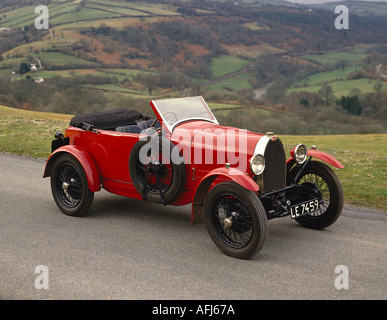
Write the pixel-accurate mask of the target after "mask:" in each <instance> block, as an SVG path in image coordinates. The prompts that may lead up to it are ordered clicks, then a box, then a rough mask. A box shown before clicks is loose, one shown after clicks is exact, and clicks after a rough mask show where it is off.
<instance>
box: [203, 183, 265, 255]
mask: <svg viewBox="0 0 387 320" xmlns="http://www.w3.org/2000/svg"><path fill="white" fill-rule="evenodd" d="M204 218H205V221H206V226H207V231H208V233H209V235H210V237H211V239H212V240H213V241H214V243H215V244H216V246H217V247H218V248H219V249H220V250H221V251H222V252H223V253H225V254H227V255H229V256H232V257H234V258H239V259H248V258H250V257H252V256H253V255H255V254H256V253H257V252H258V251H259V250H260V249H261V248H262V247H263V244H264V242H265V239H266V236H267V218H266V212H265V209H264V208H263V206H262V203H261V201H260V200H259V199H258V197H257V195H256V194H255V193H254V192H252V191H250V190H247V189H245V188H244V187H242V186H240V185H239V184H237V183H235V182H232V181H227V182H223V183H220V184H218V185H216V186H214V187H213V188H212V189H211V191H210V193H209V194H208V196H207V198H206V200H205V203H204Z"/></svg>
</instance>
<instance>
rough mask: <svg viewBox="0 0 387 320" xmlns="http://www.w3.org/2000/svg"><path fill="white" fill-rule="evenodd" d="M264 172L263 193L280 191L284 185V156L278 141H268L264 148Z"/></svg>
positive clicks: (282, 148)
mask: <svg viewBox="0 0 387 320" xmlns="http://www.w3.org/2000/svg"><path fill="white" fill-rule="evenodd" d="M264 157H265V164H266V167H265V170H264V171H263V173H262V184H263V192H264V193H267V192H271V191H274V190H278V189H282V188H284V187H285V183H286V156H285V151H284V147H283V145H282V142H281V140H280V139H278V138H277V139H270V140H269V141H268V143H267V145H266V148H265V154H264Z"/></svg>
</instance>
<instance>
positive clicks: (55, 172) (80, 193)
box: [51, 154, 94, 216]
mask: <svg viewBox="0 0 387 320" xmlns="http://www.w3.org/2000/svg"><path fill="white" fill-rule="evenodd" d="M51 191H52V195H53V197H54V200H55V202H56V204H57V205H58V207H59V209H60V210H61V211H62V212H63V213H65V214H67V215H69V216H81V215H84V214H85V213H86V212H87V211H88V210H89V208H90V206H91V204H92V202H93V199H94V192H92V191H90V189H89V186H88V182H87V177H86V174H85V171H84V169H83V167H82V165H81V164H80V163H79V161H78V160H77V159H76V158H74V157H73V156H71V155H69V154H65V155H62V156H60V157H59V158H58V159H57V160H56V161H55V163H54V166H53V168H52V174H51Z"/></svg>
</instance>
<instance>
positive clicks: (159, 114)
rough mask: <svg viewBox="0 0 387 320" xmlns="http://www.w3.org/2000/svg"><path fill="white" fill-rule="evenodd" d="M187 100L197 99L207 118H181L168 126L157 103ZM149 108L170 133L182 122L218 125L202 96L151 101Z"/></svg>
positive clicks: (193, 100)
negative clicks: (199, 121) (201, 122)
mask: <svg viewBox="0 0 387 320" xmlns="http://www.w3.org/2000/svg"><path fill="white" fill-rule="evenodd" d="M188 99H191V100H192V102H195V99H197V102H201V103H202V104H203V106H204V109H205V110H206V111H207V113H208V115H209V117H208V118H205V117H187V118H182V119H179V120H178V121H176V122H175V123H173V124H169V122H168V121H167V120H166V119H165V117H164V115H163V113H162V112H161V110H160V107H159V106H158V103H159V102H161V101H162V102H163V103H165V102H167V101H168V100H169V101H171V100H174V102H176V101H177V100H188ZM151 106H152V108H153V111H154V112H155V114H156V116H157V117H158V118H159V120H160V122H162V123H163V125H164V126H165V127H166V128H167V129H168V131H169V132H170V133H172V132H173V130H174V129H175V127H176V126H178V125H180V124H182V123H184V122H189V121H197V120H203V121H208V122H211V123H214V124H219V122H218V120H217V119H216V117H215V115H214V114H213V113H212V111H211V109H210V108H209V106H208V105H207V103H206V101H205V100H204V98H203V97H202V96H194V97H185V98H174V99H160V100H152V101H151Z"/></svg>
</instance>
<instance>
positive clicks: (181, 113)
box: [152, 96, 218, 132]
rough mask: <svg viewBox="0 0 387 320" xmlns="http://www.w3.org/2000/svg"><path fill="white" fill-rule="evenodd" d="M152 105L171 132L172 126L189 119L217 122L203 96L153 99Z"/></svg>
mask: <svg viewBox="0 0 387 320" xmlns="http://www.w3.org/2000/svg"><path fill="white" fill-rule="evenodd" d="M152 105H153V106H154V108H156V110H155V112H156V113H158V114H159V115H160V116H161V118H162V120H163V123H164V125H165V126H166V127H167V128H168V130H169V131H170V132H172V130H173V128H174V127H175V126H176V125H177V124H179V123H181V122H185V121H189V120H206V121H210V122H213V123H216V124H218V121H217V120H216V118H215V116H214V115H213V114H212V112H211V110H210V108H209V107H208V105H207V103H206V102H205V101H204V99H203V97H201V96H198V97H189V98H177V99H165V100H153V101H152Z"/></svg>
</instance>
